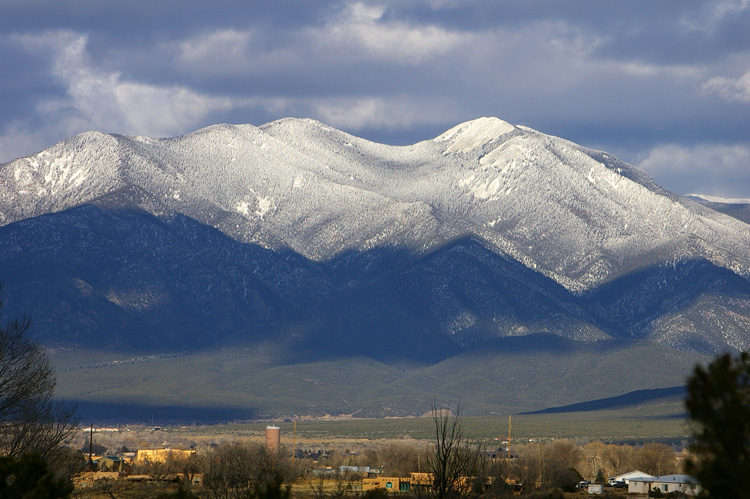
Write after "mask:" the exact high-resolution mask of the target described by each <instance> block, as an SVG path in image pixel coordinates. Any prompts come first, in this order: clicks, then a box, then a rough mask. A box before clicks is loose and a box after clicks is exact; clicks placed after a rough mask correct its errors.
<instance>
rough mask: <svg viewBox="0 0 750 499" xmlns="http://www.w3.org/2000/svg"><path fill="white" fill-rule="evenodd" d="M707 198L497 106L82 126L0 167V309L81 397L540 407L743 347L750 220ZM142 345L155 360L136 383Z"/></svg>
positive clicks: (318, 408) (671, 374) (402, 407)
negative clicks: (492, 110)
mask: <svg viewBox="0 0 750 499" xmlns="http://www.w3.org/2000/svg"><path fill="white" fill-rule="evenodd" d="M722 206H725V205H723V204H721V203H715V202H714V203H708V202H706V201H698V200H694V199H688V198H686V197H680V196H677V195H675V194H673V193H671V192H668V191H666V190H664V189H662V188H661V187H659V186H658V185H656V184H655V183H654V182H653V180H651V179H650V178H649V177H648V176H647V175H646V174H644V173H643V172H641V171H639V170H638V169H636V168H633V167H632V166H629V165H627V164H625V163H623V162H621V161H619V160H618V159H617V158H615V157H613V156H611V155H609V154H607V153H604V152H599V151H593V150H590V149H586V148H584V147H581V146H578V145H576V144H573V143H571V142H568V141H566V140H563V139H560V138H556V137H551V136H548V135H545V134H543V133H540V132H537V131H534V130H531V129H529V128H526V127H517V126H513V125H511V124H509V123H506V122H504V121H502V120H499V119H496V118H481V119H478V120H475V121H471V122H468V123H463V124H460V125H458V126H456V127H454V128H452V129H451V130H448V131H447V132H445V133H443V134H441V135H440V136H438V137H436V138H435V139H433V140H427V141H424V142H420V143H417V144H414V145H411V146H399V147H395V146H388V145H383V144H376V143H373V142H369V141H366V140H363V139H361V138H357V137H354V136H351V135H348V134H346V133H343V132H341V131H339V130H336V129H334V128H331V127H328V126H326V125H323V124H321V123H318V122H315V121H312V120H300V119H284V120H280V121H276V122H273V123H269V124H266V125H263V126H260V127H255V126H251V125H239V126H233V125H216V126H212V127H208V128H205V129H202V130H198V131H196V132H194V133H191V134H188V135H185V136H182V137H176V138H167V139H153V138H147V137H129V136H122V135H107V134H103V133H99V132H88V133H84V134H81V135H78V136H76V137H73V138H71V139H68V140H65V141H63V142H60V143H58V144H56V145H54V146H52V147H50V148H49V149H47V150H45V151H42V152H40V153H38V154H35V155H32V156H29V157H26V158H20V159H18V160H15V161H11V162H9V163H5V164H3V165H0V283H2V284H3V285H4V289H3V295H2V300H3V308H2V313H3V316H4V317H16V316H19V315H20V314H22V313H25V312H28V313H30V314H31V315H32V317H33V321H34V327H33V332H34V334H35V335H36V336H37V338H38V339H39V340H40V341H41V342H42V343H43V344H44V345H46V346H47V347H49V348H50V349H51V350H50V351H53V352H57V354H56V357H55V362H56V363H57V365H59V366H62V367H63V370H62V371H61V378H60V381H61V383H60V385H59V386H60V387H61V389H62V393H63V395H64V396H66V397H68V398H74V399H77V400H80V401H85V402H93V403H95V404H102V403H105V405H106V403H114V402H113V401H116V402H117V403H120V404H124V403H125V402H124V401H125V400H127V404H128V405H132V404H136V403H138V404H141V405H145V406H149V407H152V406H155V405H160V404H161V405H164V404H167V405H169V404H168V403H167V402H165V401H167V400H169V401H172V402H173V403H174V404H176V405H175V407H176V406H179V405H180V404H182V405H183V406H184V405H191V404H198V403H200V404H203V406H212V407H214V406H217V407H218V406H221V407H226V406H232V407H239V406H243V407H244V406H246V404H255V405H257V407H261V408H263V410H264V411H267V412H265V413H264V414H281V413H282V412H280V411H288V412H284V414H292V413H294V414H319V413H324V412H328V413H346V414H352V413H358V414H368V415H406V414H422V413H424V411H425V410H428V408H429V403H430V401H431V400H434V398H435V396H436V395H438V394H442V395H446V396H451V397H456V396H459V397H464V396H466V397H469V398H470V399H471V400H466V399H463V398H462V400H466V401H467V403H468V402H470V401H471V402H473V403H474V404H475V407H477V409H475V410H476V411H479V412H481V411H496V406H497V404H499V403H508V402H507V401H509V400H511V401H512V402H511V405H512V407H514V408H516V409H517V410H529V409H541V408H544V407H548V406H549V405H550V404H557V405H565V404H570V403H574V402H581V401H583V400H588V398H586V397H589V398H590V396H589V395H590V393H591V392H592V391H596V392H597V393H599V394H601V395H602V396H606V395H610V396H614V395H620V394H622V393H624V392H626V391H629V390H640V389H644V388H664V387H669V386H674V385H675V384H677V383H681V382H682V381H681V380H682V379H684V375H686V374H687V370H688V369H689V368H690V367H691V366H692V365H693V363H694V362H695V361H697V360H700V359H705V356H706V355H711V354H714V353H716V352H720V351H725V350H748V349H750V225H748V224H747V223H745V222H743V221H741V220H742V219H743V217H745V216H746V211H742V210H744V209H746V205H736V206H738V207H739V209H740V211H738V210H737V209H732V210H730V209H724V208H721V207H722ZM720 209H721V210H722V211H724V212H725V213H720V212H719V211H717V210H720ZM727 213H728V214H731V215H733V216H729V215H727ZM91 351H94V352H97V353H96V354H94V357H96V358H93V359H92V358H90V355H91V354H89V353H88V352H91ZM75 352H84V353H81V354H79V357H76V355H75ZM113 352H114V353H113ZM561 352H564V353H565V355H561ZM157 353H159V354H160V355H166V356H155V354H157ZM185 355H188V356H189V357H190V358H189V359H186V360H185V361H184V362H183V361H182V360H180V361H177V360H174V362H173V359H182V358H184V356H185ZM80 356H83V359H81V358H80ZM477 356H479V357H477ZM535 356H536V357H535ZM571 356H572V357H571ZM99 357H102V359H98V358H99ZM478 358H481V359H482V360H481V361H477V359H478ZM570 358H577V359H579V360H578V362H583V363H585V364H586V365H587V366H588V368H589V369H591V370H592V371H591V372H594V373H598V374H596V375H595V376H588V375H587V374H586V371H585V370H584V371H582V370H581V369H580V367H579V366H571V365H570V361H569V359H570ZM61 359H62V360H61ZM65 359H68V360H65ZM127 359H130V360H127ZM137 359H147V360H145V361H143V362H147V363H148V362H152V361H151V360H148V359H166V360H164V361H163V362H166V363H167V364H168V365H167V364H164V366H163V367H159V366H161V365H162V364H159V363H157V362H156V361H154V363H153V365H152V364H149V365H152V366H153V368H154V369H156V370H157V371H158V372H156V374H153V376H152V378H151V383H150V384H148V385H144V388H143V390H141V391H139V389H138V387H136V386H131V383H130V381H131V380H133V379H138V380H143V379H145V378H146V375H145V374H144V372H143V371H142V370H141V368H140V367H139V366H136V365H135V364H138V363H139V362H141V361H140V360H137ZM399 359H402V360H405V361H406V363H405V364H397V365H396V364H393V363H394V362H395V361H397V360H399ZM105 360H106V361H105ZM313 361H314V362H315V364H314V365H312V364H311V365H310V366H309V367H308V365H307V364H306V363H310V362H313ZM66 362H68V364H66ZM160 362H161V361H160ZM201 362H202V363H203V365H205V366H208V367H207V369H208V371H209V372H210V375H207V376H204V374H205V372H204V371H201V373H200V376H198V375H197V373H195V372H193V371H194V368H193V365H194V363H199V364H200V363H201ZM326 362H327V363H326ZM225 364H226V366H225ZM126 365H133V366H134V367H132V369H134V370H128V369H131V368H125V367H123V366H126ZM178 365H181V366H183V367H182V368H180V369H179V370H174V371H173V367H174V366H178ZM404 365H406V366H409V367H408V368H406V369H405V368H404V367H403V366H404ZM66 366H67V367H66ZM102 366H104V367H102ZM118 366H119V367H118ZM217 366H219V367H217ZM231 366H234V367H231ZM414 366H427V367H424V368H417V367H414ZM99 369H107V370H108V371H107V373H108V374H107V376H105V377H104V378H102V377H101V376H99V375H98V374H99V373H100V371H99ZM111 369H120V371H118V373H119V374H118V375H117V376H115V375H114V374H112V373H111V372H110V371H109V370H111ZM144 369H145V367H144ZM342 369H343V370H344V371H345V372H346V373H347V376H348V378H347V380H346V381H347V383H346V384H347V385H348V386H349V385H350V386H351V387H357V388H356V389H353V390H348V391H346V390H344V388H343V387H342V384H341V383H340V382H339V377H340V372H341V370H342ZM420 369H421V370H420ZM92 370H93V371H94V372H92ZM509 370H512V372H511V371H509ZM329 371H330V379H331V380H332V381H331V382H330V383H331V384H330V385H328V384H326V383H325V382H320V381H319V378H320V376H321V373H322V372H329ZM562 372H569V373H570V376H572V377H571V378H566V377H565V376H562V377H560V373H562ZM291 373H295V374H291ZM550 373H554V374H550ZM613 373H614V374H613ZM550 375H552V376H557V377H558V378H556V379H555V380H550V379H549V376H550ZM170 376H171V378H170ZM264 376H265V377H264ZM603 377H604V378H608V379H609V378H611V379H610V381H608V382H604V381H602V379H603ZM229 378H231V379H232V380H233V382H232V383H230V384H227V382H226V380H227V379H229ZM300 378H302V379H304V380H307V379H311V380H314V381H315V383H317V384H316V385H315V389H314V390H310V389H308V388H309V387H307V385H304V384H303V385H301V384H300V383H301V382H300ZM381 378H382V379H381ZM101 379H105V380H107V382H106V383H104V382H101V381H100V380H101ZM187 379H189V380H191V381H186V380H187ZM210 380H213V381H210ZM264 380H266V381H269V380H272V382H271V383H270V386H272V387H273V389H272V390H269V389H268V387H267V386H266V383H265V382H264ZM508 380H516V381H514V382H513V383H510V384H509V382H508ZM386 382H387V383H388V384H387V386H386V385H383V383H386ZM139 383H140V381H139ZM139 386H140V385H139ZM146 386H148V388H146ZM198 386H200V387H202V388H195V387H198ZM365 386H369V387H370V389H369V390H370V391H367V390H360V389H359V387H365ZM517 386H522V387H523V389H522V390H521V391H518V390H515V388H513V387H517ZM417 387H420V388H417ZM483 387H492V388H483ZM342 390H343V391H342ZM383 390H386V391H387V398H388V400H389V401H395V402H393V403H392V404H390V403H389V404H388V406H387V407H380V406H379V405H378V401H379V400H381V398H382V397H383V393H385V392H384V391H383ZM344 392H346V396H345V397H344V396H343V395H342V393H344ZM490 392H491V393H490ZM176 393H182V395H180V397H182V398H180V399H179V400H178V401H176V402H175V401H174V397H175V396H176V395H175V394H176ZM290 393H291V394H294V396H287V394H290ZM217 394H218V395H217ZM279 394H283V395H284V396H283V397H280V395H279ZM217 397H218V398H219V399H220V401H219V402H217ZM248 397H249V398H248ZM261 399H263V401H261ZM324 399H325V400H324ZM172 402H170V403H172ZM107 407H110V406H107ZM111 407H113V408H112V409H111V413H112V415H113V417H115V418H116V417H117V415H118V414H121V412H120V411H121V410H122V407H120V406H117V407H116V408H115V406H111ZM280 407H285V408H286V409H281V408H280Z"/></svg>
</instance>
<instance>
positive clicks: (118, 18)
mask: <svg viewBox="0 0 750 499" xmlns="http://www.w3.org/2000/svg"><path fill="white" fill-rule="evenodd" d="M748 26H750V0H713V1H692V0H662V1H658V2H655V1H653V0H630V1H627V2H624V1H619V2H615V1H611V2H609V1H601V0H585V1H584V0H581V1H577V0H534V1H529V0H515V1H505V0H497V1H488V0H413V1H405V0H391V1H386V0H383V1H375V0H372V1H370V0H363V1H359V2H353V1H325V2H321V1H314V0H255V1H245V0H233V1H222V0H218V1H210V2H209V1H207V0H206V1H197V0H163V1H160V0H128V1H118V2H113V1H105V0H44V1H43V0H1V1H0V54H2V57H0V163H1V162H7V161H10V160H12V159H15V158H18V157H22V156H26V155H30V154H33V153H36V152H39V151H40V150H42V149H45V148H47V147H49V146H51V145H52V144H54V143H55V142H57V141H60V140H63V139H65V138H67V137H71V136H73V135H75V134H77V133H80V132H83V131H87V130H99V131H102V132H107V133H121V134H128V135H145V136H151V137H171V136H177V135H181V134H185V133H188V132H191V131H194V130H197V129H199V128H202V127H205V126H208V125H211V124H215V123H250V124H253V125H262V124H264V123H267V122H269V121H273V120H276V119H280V118H284V117H288V116H294V117H306V118H314V119H317V120H319V121H322V122H324V123H326V124H328V125H331V126H334V127H336V128H339V129H341V130H344V131H346V132H349V133H351V134H354V135H358V136H360V137H364V138H367V139H370V140H374V141H378V142H383V143H388V144H399V145H401V144H411V143H415V142H418V141H421V140H427V139H431V138H434V137H436V136H437V135H439V134H440V133H442V132H443V131H445V130H448V129H449V128H452V127H453V126H455V125H456V124H458V123H461V122H464V121H468V120H471V119H475V118H478V117H482V116H496V117H498V118H501V119H503V120H505V121H508V122H510V123H513V124H516V125H526V126H529V127H531V128H534V129H536V130H539V131H541V132H544V133H548V134H552V135H556V136H559V137H563V138H565V139H568V140H571V141H573V142H576V143H578V144H581V145H584V146H587V147H591V148H595V149H601V150H605V151H607V152H610V153H612V154H614V155H616V156H618V157H619V158H621V159H622V160H624V161H626V162H628V163H630V164H632V165H634V166H637V167H639V168H641V169H643V170H645V171H646V172H647V173H649V174H650V175H651V176H652V177H653V178H654V179H655V180H656V181H657V182H658V183H660V184H661V185H662V186H664V187H665V188H667V189H669V190H671V191H674V192H676V193H678V194H688V193H700V194H706V195H711V196H718V197H724V198H741V199H748V198H750V29H748Z"/></svg>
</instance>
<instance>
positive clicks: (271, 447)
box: [266, 426, 281, 452]
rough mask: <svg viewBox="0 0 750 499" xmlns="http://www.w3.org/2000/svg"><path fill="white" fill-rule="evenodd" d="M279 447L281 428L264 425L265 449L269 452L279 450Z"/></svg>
mask: <svg viewBox="0 0 750 499" xmlns="http://www.w3.org/2000/svg"><path fill="white" fill-rule="evenodd" d="M280 447H281V428H279V427H278V426H266V449H267V450H268V451H269V452H279V448H280Z"/></svg>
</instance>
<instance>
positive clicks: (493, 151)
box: [0, 118, 750, 293]
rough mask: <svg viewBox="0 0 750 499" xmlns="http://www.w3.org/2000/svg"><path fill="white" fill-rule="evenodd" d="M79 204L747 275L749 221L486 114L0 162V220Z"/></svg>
mask: <svg viewBox="0 0 750 499" xmlns="http://www.w3.org/2000/svg"><path fill="white" fill-rule="evenodd" d="M83 204H95V205H97V206H102V207H123V206H129V207H138V208H141V209H143V210H145V211H146V212H148V213H151V214H153V215H155V216H157V217H161V218H164V217H169V216H172V215H174V214H182V215H185V216H188V217H190V218H192V219H194V220H196V221H198V222H200V223H202V224H206V225H209V226H212V227H215V228H217V229H219V230H220V231H222V232H223V233H224V234H226V235H228V236H229V237H231V238H232V239H234V240H236V241H239V242H243V243H254V244H257V245H259V246H261V247H263V248H267V249H279V248H288V249H291V250H293V251H295V252H296V253H298V254H300V255H303V256H304V257H306V258H308V259H310V260H312V261H316V262H322V261H327V260H330V259H332V258H335V257H337V256H339V255H342V254H343V253H344V252H350V251H359V252H361V251H368V250H371V249H374V248H379V247H399V248H408V249H409V250H411V251H412V252H414V253H416V254H426V253H427V252H430V251H432V250H434V249H435V248H438V247H440V246H441V245H443V244H446V243H447V242H449V241H451V240H453V239H455V238H460V237H464V236H474V237H477V238H479V239H481V240H482V241H483V242H484V244H486V245H487V247H488V248H489V249H490V250H491V251H493V252H495V253H497V254H499V255H503V256H506V257H508V258H511V259H514V260H517V261H519V262H522V263H523V265H525V266H526V267H527V268H529V269H532V270H534V271H537V272H540V273H542V274H544V275H545V276H547V277H550V278H551V279H553V280H555V281H556V282H558V283H560V284H561V285H563V286H564V287H565V288H567V289H569V290H571V291H574V292H578V293H580V292H583V291H585V290H588V289H591V288H592V287H594V286H597V285H600V284H602V283H605V282H607V281H609V280H612V279H613V278H616V277H618V276H621V275H623V274H625V273H627V272H630V271H632V270H634V269H638V268H644V267H647V266H649V265H660V264H665V263H672V262H678V261H684V260H687V259H696V258H701V259H705V260H707V261H709V262H712V263H713V264H715V265H717V266H719V267H724V268H727V269H729V270H731V271H732V272H734V273H736V274H738V275H741V276H743V277H748V276H750V230H748V225H747V224H745V223H743V222H741V221H739V220H737V219H735V218H732V217H729V216H725V215H723V214H720V213H717V212H716V211H714V210H711V209H707V208H706V207H704V206H702V205H700V204H699V203H696V202H693V201H690V200H688V199H687V198H682V197H680V196H677V195H675V194H672V193H670V192H668V191H665V190H664V189H662V188H660V187H659V186H658V185H656V184H655V183H654V182H653V181H652V180H651V179H650V178H649V177H648V176H647V175H646V174H644V173H643V172H641V171H639V170H637V169H635V168H633V167H632V166H629V165H627V164H625V163H623V162H622V161H619V160H618V159H617V158H615V157H613V156H611V155H609V154H606V153H604V152H599V151H593V150H589V149H586V148H583V147H581V146H578V145H576V144H573V143H571V142H569V141H566V140H563V139H560V138H556V137H551V136H548V135H545V134H543V133H540V132H537V131H534V130H532V129H529V128H526V127H516V126H513V125H511V124H509V123H506V122H504V121H502V120H499V119H497V118H481V119H477V120H474V121H471V122H467V123H463V124H461V125H458V126H456V127H455V128H453V129H451V130H448V131H447V132H445V133H444V134H442V135H440V136H439V137H436V138H435V139H433V140H428V141H424V142H420V143H417V144H414V145H411V146H399V147H396V146H388V145H383V144H376V143H372V142H368V141H366V140H363V139H360V138H357V137H354V136H351V135H348V134H346V133H344V132H341V131H339V130H336V129H334V128H331V127H328V126H326V125H323V124H321V123H319V122H315V121H312V120H301V119H284V120H280V121H276V122H273V123H269V124H266V125H263V126H261V127H255V126H252V125H239V126H232V125H216V126H212V127H208V128H205V129H202V130H199V131H197V132H194V133H191V134H188V135H185V136H182V137H177V138H169V139H151V138H146V137H128V136H120V135H106V134H102V133H98V132H88V133H84V134H81V135H78V136H76V137H74V138H71V139H69V140H66V141H63V142H61V143H58V144H57V145H55V146H53V147H51V148H50V149H47V150H45V151H42V152H41V153H39V154H35V155H33V156H29V157H26V158H21V159H18V160H15V161H12V162H10V163H6V164H4V165H2V167H1V168H0V221H1V222H2V224H3V225H7V224H9V223H12V222H16V221H19V220H23V219H27V218H31V217H37V216H40V215H44V214H49V213H54V212H60V211H63V210H67V209H70V208H73V207H76V206H80V205H83Z"/></svg>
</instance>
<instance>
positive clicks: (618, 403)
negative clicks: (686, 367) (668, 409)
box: [522, 386, 687, 414]
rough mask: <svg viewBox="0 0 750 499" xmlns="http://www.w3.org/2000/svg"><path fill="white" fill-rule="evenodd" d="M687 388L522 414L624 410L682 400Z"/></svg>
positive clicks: (663, 390) (660, 390) (606, 399)
mask: <svg viewBox="0 0 750 499" xmlns="http://www.w3.org/2000/svg"><path fill="white" fill-rule="evenodd" d="M686 393H687V392H686V387H685V386H671V387H669V388H653V389H650V390H636V391H634V392H630V393H625V394H623V395H619V396H617V397H607V398H603V399H598V400H590V401H588V402H579V403H576V404H570V405H564V406H561V407H550V408H547V409H542V410H539V411H531V412H524V413H522V414H558V413H566V412H589V411H603V410H607V409H622V408H625V407H631V406H635V405H641V404H649V403H653V402H658V401H661V400H666V399H669V400H670V401H673V400H677V399H679V400H682V399H684V398H685V395H686Z"/></svg>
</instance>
